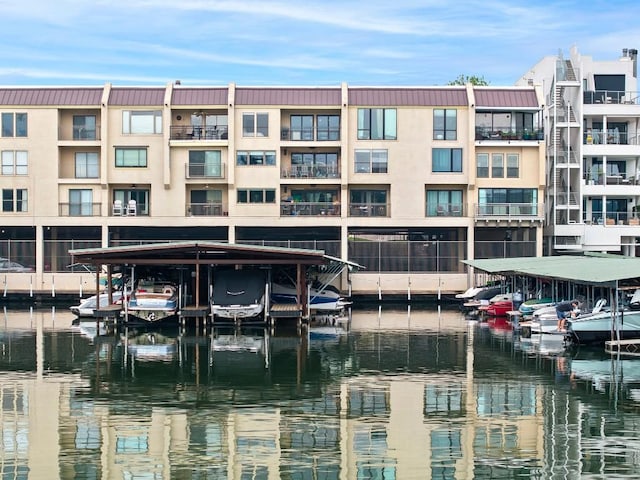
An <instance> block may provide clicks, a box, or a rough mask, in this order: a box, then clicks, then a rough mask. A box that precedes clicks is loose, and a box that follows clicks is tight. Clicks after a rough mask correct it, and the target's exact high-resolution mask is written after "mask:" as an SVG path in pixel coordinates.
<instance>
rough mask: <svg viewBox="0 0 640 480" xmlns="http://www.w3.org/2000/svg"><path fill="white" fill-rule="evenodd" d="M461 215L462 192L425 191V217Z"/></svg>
mask: <svg viewBox="0 0 640 480" xmlns="http://www.w3.org/2000/svg"><path fill="white" fill-rule="evenodd" d="M461 215H462V190H427V217H459V216H461Z"/></svg>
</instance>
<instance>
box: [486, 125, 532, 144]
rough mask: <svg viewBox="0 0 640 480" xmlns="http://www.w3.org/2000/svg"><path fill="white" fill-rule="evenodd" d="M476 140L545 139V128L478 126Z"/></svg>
mask: <svg viewBox="0 0 640 480" xmlns="http://www.w3.org/2000/svg"><path fill="white" fill-rule="evenodd" d="M476 140H497V141H508V140H528V141H531V140H544V130H542V129H541V128H535V129H532V130H503V129H491V128H485V127H476Z"/></svg>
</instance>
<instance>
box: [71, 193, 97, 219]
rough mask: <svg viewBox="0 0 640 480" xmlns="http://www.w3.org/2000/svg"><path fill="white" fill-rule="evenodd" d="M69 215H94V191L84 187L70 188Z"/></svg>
mask: <svg viewBox="0 0 640 480" xmlns="http://www.w3.org/2000/svg"><path fill="white" fill-rule="evenodd" d="M69 215H70V216H91V215H93V191H92V190H84V189H73V190H69Z"/></svg>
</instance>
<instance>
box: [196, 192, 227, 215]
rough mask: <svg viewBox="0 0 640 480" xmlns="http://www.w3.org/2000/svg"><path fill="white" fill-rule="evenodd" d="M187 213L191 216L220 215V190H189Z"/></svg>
mask: <svg viewBox="0 0 640 480" xmlns="http://www.w3.org/2000/svg"><path fill="white" fill-rule="evenodd" d="M189 213H190V214H191V215H203V216H219V215H222V190H218V189H211V188H210V189H206V190H191V192H190V205H189Z"/></svg>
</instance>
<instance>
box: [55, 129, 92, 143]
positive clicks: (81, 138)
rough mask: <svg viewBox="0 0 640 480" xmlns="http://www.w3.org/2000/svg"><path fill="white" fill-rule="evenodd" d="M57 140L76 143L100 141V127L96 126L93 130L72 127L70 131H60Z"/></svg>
mask: <svg viewBox="0 0 640 480" xmlns="http://www.w3.org/2000/svg"><path fill="white" fill-rule="evenodd" d="M58 139H59V140H64V141H76V142H90V141H93V140H100V125H96V127H95V128H86V127H73V129H72V130H71V131H69V130H68V129H60V131H59V133H58Z"/></svg>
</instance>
